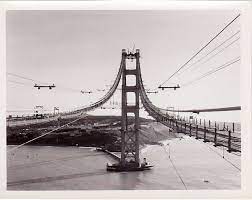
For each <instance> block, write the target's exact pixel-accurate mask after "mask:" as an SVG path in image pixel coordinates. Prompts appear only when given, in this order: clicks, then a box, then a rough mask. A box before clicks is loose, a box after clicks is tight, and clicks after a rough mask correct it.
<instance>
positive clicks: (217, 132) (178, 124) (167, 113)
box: [7, 15, 241, 171]
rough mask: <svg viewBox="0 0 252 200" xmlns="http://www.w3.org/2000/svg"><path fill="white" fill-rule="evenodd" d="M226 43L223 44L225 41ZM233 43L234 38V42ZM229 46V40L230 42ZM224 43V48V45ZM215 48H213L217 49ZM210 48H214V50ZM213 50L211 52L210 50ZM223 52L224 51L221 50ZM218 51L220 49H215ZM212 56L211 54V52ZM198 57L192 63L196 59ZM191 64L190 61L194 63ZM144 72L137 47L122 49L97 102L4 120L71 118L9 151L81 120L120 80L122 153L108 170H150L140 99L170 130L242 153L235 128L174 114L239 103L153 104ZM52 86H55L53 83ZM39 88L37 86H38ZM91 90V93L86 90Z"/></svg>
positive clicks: (37, 121)
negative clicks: (143, 158) (142, 141)
mask: <svg viewBox="0 0 252 200" xmlns="http://www.w3.org/2000/svg"><path fill="white" fill-rule="evenodd" d="M238 17H239V15H238V16H237V17H236V18H235V19H233V20H232V21H231V22H230V23H229V24H227V26H225V27H224V28H223V29H222V30H221V31H220V32H219V33H218V34H217V35H216V36H215V37H213V38H212V39H211V40H210V41H209V42H208V43H207V44H206V45H205V46H203V47H202V48H201V49H200V50H199V51H198V52H197V53H196V54H194V55H193V56H192V57H191V58H190V59H189V60H188V61H187V62H186V63H185V64H184V65H182V66H181V67H180V68H179V69H178V70H177V71H176V72H175V73H174V74H172V75H171V76H170V77H169V79H167V80H166V81H165V82H163V83H162V84H161V85H160V86H159V87H158V88H162V89H165V87H163V86H162V85H164V84H165V83H166V82H167V81H168V80H170V79H171V78H172V77H173V76H174V75H175V74H176V73H178V72H179V71H180V70H182V69H183V68H184V67H185V66H186V65H187V64H188V63H189V62H190V61H191V60H193V59H194V58H195V57H196V56H197V55H198V54H199V53H200V52H201V51H202V50H203V49H204V48H206V47H207V46H208V45H209V44H210V43H211V42H212V41H213V40H214V39H215V38H217V37H218V36H219V35H220V34H221V33H222V32H223V31H224V30H225V29H226V28H227V27H228V26H229V25H230V24H231V23H232V22H234V21H235V20H236V19H237V18H238ZM237 34H238V32H236V33H235V34H233V36H231V37H230V38H228V39H227V40H226V41H225V42H227V41H229V40H230V39H231V38H232V37H234V36H235V35H237ZM225 42H223V43H222V45H223V44H225ZM233 42H234V41H233ZM229 45H231V43H230V44H229ZM227 47H228V46H226V47H225V48H227ZM216 49H217V48H215V49H214V50H216ZM214 50H213V51H214ZM213 51H212V52H213ZM222 51H223V50H222ZM218 53H220V51H219V52H218ZM213 56H214V55H213ZM127 60H131V61H134V66H135V68H133V69H132V68H130V69H129V68H127V65H126V63H127V62H126V61H127ZM239 60H240V58H239V57H237V58H235V59H233V60H231V61H228V62H226V63H224V64H222V65H220V66H219V67H217V68H215V69H213V70H211V71H209V72H207V73H206V74H203V75H202V76H200V77H198V78H196V79H195V80H193V81H190V82H188V83H185V84H184V85H182V87H185V86H187V85H189V84H192V83H193V82H194V81H197V80H200V79H202V78H204V77H206V76H209V75H211V74H213V73H216V72H217V71H219V70H221V69H224V68H226V67H228V66H230V65H232V64H234V63H236V62H238V61H239ZM199 61H200V60H197V61H196V62H195V63H197V62H199ZM195 63H193V64H195ZM130 76H131V77H132V76H133V77H135V85H127V82H128V81H127V80H128V78H129V77H130ZM143 77H144V74H142V73H141V65H140V50H139V49H136V50H133V51H131V52H130V51H128V52H127V51H126V49H123V50H122V54H121V62H120V65H119V70H118V73H117V75H116V78H115V80H114V82H113V84H112V85H111V87H110V89H109V90H108V92H107V93H106V94H105V95H104V96H103V97H102V98H101V99H99V100H98V101H96V102H94V103H92V104H90V105H88V106H84V107H81V108H78V109H75V110H72V111H68V112H58V113H57V114H54V115H48V116H47V117H46V118H43V119H23V118H21V119H18V120H13V119H9V120H7V126H9V127H16V126H21V125H32V124H40V123H47V122H50V121H57V120H59V118H61V119H72V118H73V119H74V120H72V121H70V122H68V123H66V124H63V125H61V126H59V127H57V128H56V129H53V130H51V131H49V132H47V133H44V134H41V135H40V136H38V137H35V138H33V139H31V140H29V141H27V142H25V143H22V144H20V145H18V146H16V147H14V148H13V149H10V151H9V152H11V151H14V150H15V149H18V148H20V147H21V146H23V145H26V144H28V143H30V142H32V141H34V140H36V139H39V138H41V137H43V136H45V135H48V134H50V133H52V132H54V131H57V130H59V129H61V128H63V127H66V126H68V125H70V124H72V123H74V122H76V121H78V120H80V119H83V118H85V117H86V116H87V113H88V112H90V111H93V110H96V109H99V108H102V106H104V104H105V103H106V102H108V101H109V100H110V99H111V98H112V96H113V95H114V94H115V92H116V90H118V87H119V83H120V81H121V83H122V85H121V130H120V131H121V155H120V156H118V160H119V162H118V163H115V164H112V165H108V166H107V169H108V170H110V171H136V170H145V169H150V168H151V167H152V166H151V165H144V166H142V165H141V162H140V158H139V134H140V131H141V130H140V124H139V123H140V122H139V109H140V102H141V103H142V105H143V108H144V110H145V111H146V112H147V113H148V114H149V115H150V116H151V117H152V118H153V119H155V120H156V121H157V122H160V123H162V124H163V125H165V126H167V127H169V128H170V129H171V130H173V132H178V133H183V134H185V135H188V136H190V137H195V139H197V140H198V139H201V140H202V142H204V143H206V142H209V143H212V144H213V145H214V146H215V147H217V146H223V147H226V148H227V151H228V152H241V134H240V133H237V132H236V131H235V129H234V128H233V130H232V129H226V128H225V127H224V128H222V129H221V128H220V127H219V126H217V125H216V123H215V124H214V125H213V124H212V125H211V124H210V122H209V123H207V122H206V121H204V122H202V121H197V120H195V119H193V120H191V119H185V117H182V116H176V115H174V113H201V112H226V111H239V110H241V107H240V106H233V107H221V108H206V109H184V110H175V109H164V108H160V107H158V106H155V105H154V104H153V103H152V102H151V100H150V99H149V97H148V95H147V94H148V93H150V92H149V91H148V90H147V89H146V88H145V86H144V84H143ZM36 87H50V89H54V88H52V86H51V85H49V86H45V85H44V86H39V85H36ZM53 87H57V85H53ZM175 88H178V89H179V88H180V87H179V86H175V87H174V89H175ZM39 89H40V88H39ZM89 93H91V92H89ZM129 93H131V94H133V95H134V99H135V101H134V104H130V103H129V101H128V95H129ZM132 114H133V116H134V125H133V126H132V125H130V124H129V119H128V118H129V116H130V115H132Z"/></svg>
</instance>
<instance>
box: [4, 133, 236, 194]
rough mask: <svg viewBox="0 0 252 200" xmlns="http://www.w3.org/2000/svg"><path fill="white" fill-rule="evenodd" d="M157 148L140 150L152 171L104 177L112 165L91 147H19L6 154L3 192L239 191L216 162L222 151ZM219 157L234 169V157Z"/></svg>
mask: <svg viewBox="0 0 252 200" xmlns="http://www.w3.org/2000/svg"><path fill="white" fill-rule="evenodd" d="M163 144H164V146H158V145H149V146H146V147H145V148H143V149H142V150H141V158H143V157H146V158H147V162H149V163H150V164H153V165H155V167H154V168H153V169H152V170H149V171H143V172H120V173H118V172H107V171H106V163H108V162H110V163H113V162H115V161H114V160H113V159H112V158H111V157H110V156H109V155H106V154H104V153H103V152H98V151H95V149H94V148H91V147H90V148H80V147H52V146H24V147H22V148H20V149H19V150H18V151H14V152H13V153H9V154H8V157H7V158H8V160H7V180H8V187H7V189H8V190H108V189H110V190H131V189H138V190H144V189H153V190H156V189H160V190H161V189H162V190H173V189H178V190H184V189H186V188H187V189H240V187H241V185H240V184H241V183H240V182H241V180H240V179H241V174H240V171H239V170H238V169H237V168H235V167H234V166H233V165H231V164H230V163H229V162H227V161H226V160H224V159H223V158H222V157H221V155H222V153H223V151H222V149H218V148H215V147H213V146H212V145H210V144H205V143H203V142H202V141H197V140H195V139H193V138H190V137H187V136H184V137H183V138H182V139H173V140H166V141H163ZM167 144H168V145H167ZM11 148H13V146H8V149H11ZM169 148H170V149H169ZM169 155H170V158H171V160H172V162H173V164H174V166H173V165H172V163H171V160H170V159H169ZM224 156H225V158H226V159H227V160H229V161H230V162H232V163H233V164H234V165H235V166H236V167H238V168H240V157H239V156H236V155H233V154H229V153H227V152H225V153H224ZM174 167H175V168H176V170H177V172H176V170H175V168H174ZM179 176H180V177H181V178H182V180H183V182H184V183H185V186H184V185H183V183H182V182H181V179H180V178H179ZM185 187H186V188H185Z"/></svg>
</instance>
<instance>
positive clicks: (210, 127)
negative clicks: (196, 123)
mask: <svg viewBox="0 0 252 200" xmlns="http://www.w3.org/2000/svg"><path fill="white" fill-rule="evenodd" d="M209 128H211V121H210V120H209Z"/></svg>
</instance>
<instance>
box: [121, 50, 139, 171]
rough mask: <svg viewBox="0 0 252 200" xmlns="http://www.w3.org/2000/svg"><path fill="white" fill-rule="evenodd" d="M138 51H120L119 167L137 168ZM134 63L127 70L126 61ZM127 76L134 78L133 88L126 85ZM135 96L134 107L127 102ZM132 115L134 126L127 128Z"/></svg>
mask: <svg viewBox="0 0 252 200" xmlns="http://www.w3.org/2000/svg"><path fill="white" fill-rule="evenodd" d="M139 57H140V53H139V49H136V52H135V53H133V52H130V53H127V52H126V50H125V49H123V50H122V128H121V142H122V146H121V148H122V149H121V165H122V166H126V165H128V164H129V161H130V164H131V165H132V164H134V165H135V166H136V167H137V166H139V89H140V86H139V69H138V67H137V65H138V64H139ZM127 59H130V60H131V61H132V62H133V61H135V65H134V66H135V68H133V69H127V66H126V60H127ZM129 76H135V80H136V83H135V85H133V86H129V85H127V80H128V78H129ZM129 93H133V94H134V96H135V103H134V105H130V104H129V102H128V98H127V97H128V94H129ZM130 113H133V118H134V119H133V120H134V123H133V124H134V125H133V127H132V126H131V127H130V126H129V114H130Z"/></svg>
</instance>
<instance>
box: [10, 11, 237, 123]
mask: <svg viewBox="0 0 252 200" xmlns="http://www.w3.org/2000/svg"><path fill="white" fill-rule="evenodd" d="M237 14H238V13H237V11H220V10H219V11H210V10H208V11H193V10H188V11H181V10H180V11H174V10H173V11H8V13H7V72H9V73H14V74H17V75H20V76H24V77H28V78H31V79H34V80H36V81H29V80H25V79H21V78H17V77H14V76H10V75H7V81H8V82H7V110H23V109H33V108H34V106H36V105H43V106H44V108H45V109H53V107H54V106H58V107H60V109H61V110H64V109H70V108H74V107H77V106H81V105H87V104H89V103H90V102H95V101H97V100H98V99H100V98H101V97H102V96H103V95H104V94H105V92H98V91H97V89H108V87H106V85H111V84H112V83H113V80H114V79H115V76H116V73H117V71H118V69H119V65H120V60H121V50H122V49H124V48H125V49H132V48H133V46H134V45H135V48H138V49H140V54H141V60H140V62H141V70H142V77H143V80H144V84H145V85H146V88H150V89H153V88H156V87H158V85H159V84H160V83H162V82H163V81H165V80H166V79H167V78H168V77H169V76H170V75H171V74H172V73H173V72H175V71H176V70H177V69H178V68H179V67H181V66H182V65H183V64H184V63H185V62H186V61H187V60H189V58H190V57H191V56H192V55H193V54H194V53H196V52H197V51H198V50H199V49H200V48H201V47H203V45H205V44H206V43H207V42H208V41H209V40H210V39H211V38H212V37H213V36H214V35H216V34H217V33H218V32H219V31H220V30H221V29H222V28H223V27H224V26H225V25H226V24H228V23H229V22H230V21H231V20H232V19H233V18H235V16H236V15H237ZM239 30H240V25H239V18H238V20H236V21H235V22H234V23H233V24H232V25H231V26H230V27H229V28H227V29H226V30H225V31H224V32H223V33H222V34H221V35H220V36H219V37H218V38H217V39H216V40H214V42H212V43H211V45H209V47H208V48H206V49H205V51H203V52H202V53H201V54H199V55H198V57H196V58H195V59H194V60H193V61H192V63H193V62H195V61H197V60H198V59H200V58H202V57H204V56H205V55H206V54H207V53H208V52H210V51H211V50H212V49H214V48H215V47H216V46H218V45H219V44H221V43H222V42H223V41H224V40H226V39H227V38H229V37H230V36H231V35H232V34H234V33H236V32H237V31H239ZM238 37H239V34H237V35H235V36H234V37H233V38H232V39H231V40H230V41H228V42H227V43H225V45H224V46H223V47H222V48H224V47H225V46H228V44H230V43H231V42H232V41H234V40H236V39H238ZM239 41H240V40H237V41H234V42H233V44H231V45H230V46H229V47H227V48H226V49H225V50H223V51H222V52H221V53H219V54H218V55H216V56H215V57H213V58H212V59H210V60H209V61H208V62H205V63H204V61H205V60H207V58H209V57H210V56H211V55H212V54H211V55H209V56H208V57H206V58H205V59H204V60H202V61H201V62H199V63H198V65H195V66H194V67H192V68H190V69H188V70H187V71H185V72H184V73H182V74H181V75H179V76H175V77H174V78H173V79H171V80H170V82H167V83H166V84H165V86H171V85H174V84H180V85H183V84H184V83H186V82H188V81H191V80H193V79H195V78H197V77H199V76H200V75H202V74H204V73H206V72H208V71H210V70H212V69H214V68H217V67H219V66H220V65H222V64H224V63H226V62H228V61H230V60H233V59H234V58H237V57H238V56H240V47H239V43H240V42H239ZM222 48H220V50H221V49H222ZM215 52H218V51H217V50H216V51H215ZM213 54H214V53H213ZM188 66H190V64H189V65H188ZM11 81H15V82H18V83H13V82H11ZM38 81H42V82H45V83H51V84H53V83H54V84H55V85H56V88H54V89H52V90H48V89H45V88H43V89H41V90H37V89H36V88H34V87H33V85H34V84H35V83H37V84H39V82H38ZM23 84H24V85H23ZM65 87H67V88H72V89H75V90H76V91H74V90H69V89H66V88H65ZM64 88H65V89H64ZM80 90H86V91H89V90H91V91H93V92H94V93H92V94H81V93H80V92H78V91H80ZM120 92H121V91H117V93H116V94H115V97H114V101H117V102H120V100H121V96H120ZM158 92H159V93H158V94H150V95H149V97H150V99H151V101H152V102H153V103H154V104H155V105H157V106H160V107H163V108H166V107H171V106H173V107H175V109H177V108H179V109H192V108H199V109H200V108H214V107H227V106H238V105H240V63H239V62H237V63H235V64H233V65H230V66H229V67H227V68H226V69H223V70H221V71H219V72H218V73H215V74H213V75H212V76H208V77H207V78H204V79H202V80H200V81H197V82H195V83H194V84H191V85H188V86H187V87H181V89H178V90H176V91H173V90H164V91H162V90H158ZM109 104H110V102H109V103H107V106H109ZM108 112H109V113H111V114H118V115H119V114H120V112H121V111H120V110H119V109H118V110H105V111H104V110H97V111H95V112H93V113H95V114H108ZM141 114H142V116H146V113H144V112H141ZM199 117H205V118H207V119H213V120H222V121H240V119H239V118H240V112H239V111H238V112H226V113H211V114H204V115H202V114H200V115H199Z"/></svg>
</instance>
